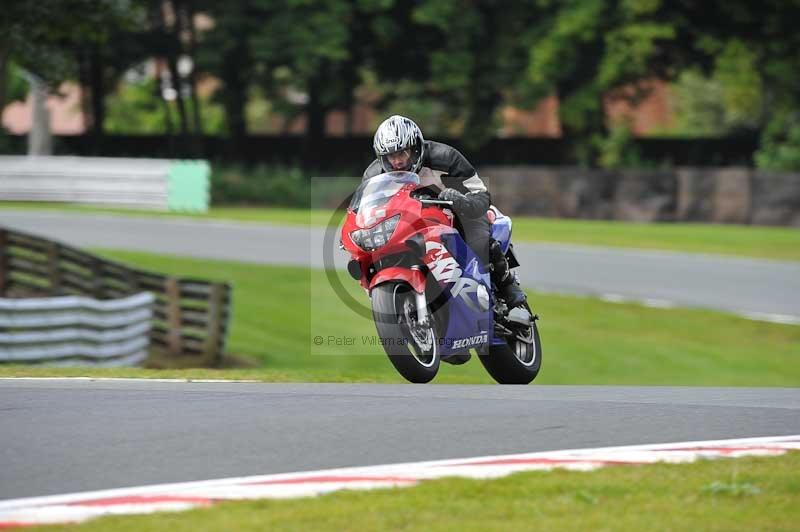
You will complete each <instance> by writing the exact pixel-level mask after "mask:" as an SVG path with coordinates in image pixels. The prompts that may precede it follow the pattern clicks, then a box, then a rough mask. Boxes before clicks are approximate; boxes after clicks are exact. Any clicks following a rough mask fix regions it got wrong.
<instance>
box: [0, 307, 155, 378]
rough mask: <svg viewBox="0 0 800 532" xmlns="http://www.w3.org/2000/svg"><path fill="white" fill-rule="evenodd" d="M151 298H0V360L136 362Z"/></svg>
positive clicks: (143, 353)
mask: <svg viewBox="0 0 800 532" xmlns="http://www.w3.org/2000/svg"><path fill="white" fill-rule="evenodd" d="M154 299H155V298H154V296H153V294H151V293H150V292H141V293H139V294H135V295H132V296H128V297H124V298H120V299H112V300H108V301H98V300H97V299H93V298H89V297H83V296H61V297H47V298H31V299H0V362H10V363H32V362H35V363H39V362H46V363H47V364H48V365H51V366H52V365H76V364H80V365H95V366H135V365H138V364H140V363H142V362H143V361H144V360H145V359H146V358H147V355H148V348H149V346H150V329H151V323H152V319H153V309H152V306H153V301H154Z"/></svg>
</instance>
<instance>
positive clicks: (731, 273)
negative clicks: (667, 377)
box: [0, 210, 800, 324]
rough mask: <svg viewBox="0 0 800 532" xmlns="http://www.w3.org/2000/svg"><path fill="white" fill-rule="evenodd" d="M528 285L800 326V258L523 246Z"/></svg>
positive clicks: (249, 237) (232, 240) (134, 246)
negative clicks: (774, 258) (732, 313)
mask: <svg viewBox="0 0 800 532" xmlns="http://www.w3.org/2000/svg"><path fill="white" fill-rule="evenodd" d="M0 225H4V226H8V227H12V228H16V229H19V230H23V231H28V232H32V233H35V234H40V235H43V236H47V237H49V238H55V239H59V240H62V241H64V242H66V243H68V244H71V245H74V246H78V247H100V248H109V249H128V250H139V251H149V252H154V253H169V254H174V255H182V256H190V257H201V258H211V259H223V260H224V259H227V260H235V261H242V262H252V263H259V264H285V265H287V264H288V265H300V266H306V267H311V268H322V267H323V266H324V264H326V261H325V260H324V256H323V255H324V252H323V250H327V255H328V256H329V258H330V260H329V261H327V263H328V264H333V265H335V266H336V267H338V268H344V265H345V264H346V260H347V256H346V254H345V253H344V252H342V251H339V250H338V249H336V245H335V244H336V243H338V235H335V236H332V237H331V238H330V239H329V242H328V246H327V247H326V246H325V245H324V244H325V240H324V231H323V230H322V229H319V228H309V227H300V226H293V227H282V226H277V225H267V224H255V223H236V222H220V221H205V220H191V219H170V218H136V217H130V216H128V217H125V216H116V215H115V216H106V215H88V214H72V213H70V214H66V213H41V212H39V213H34V212H30V211H14V210H0ZM515 249H516V250H517V253H518V255H519V257H520V262H521V263H522V266H521V267H520V275H521V278H522V283H523V285H525V286H527V287H529V288H533V289H536V290H540V291H544V292H557V293H564V294H576V295H593V296H599V297H603V298H606V299H609V300H613V301H618V300H635V301H641V302H644V303H645V304H648V305H653V306H693V307H705V308H711V309H717V310H724V311H727V312H734V313H737V314H740V315H745V316H748V317H755V318H757V319H766V320H769V321H778V322H785V323H796V324H800V264H798V263H794V262H781V261H771V260H755V259H739V258H735V259H734V258H725V257H719V256H712V255H698V254H686V253H672V252H655V251H631V250H621V249H611V248H599V247H588V246H566V245H533V244H516V247H515Z"/></svg>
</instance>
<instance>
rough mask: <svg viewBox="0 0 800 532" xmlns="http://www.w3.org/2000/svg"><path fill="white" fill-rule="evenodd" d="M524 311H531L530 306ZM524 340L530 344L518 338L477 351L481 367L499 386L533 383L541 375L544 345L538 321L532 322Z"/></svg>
mask: <svg viewBox="0 0 800 532" xmlns="http://www.w3.org/2000/svg"><path fill="white" fill-rule="evenodd" d="M525 308H526V310H527V311H528V312H530V308H528V306H527V304H526V305H525ZM531 315H533V313H531ZM525 340H530V341H529V342H526V341H524V340H521V339H519V338H517V337H515V338H512V339H507V341H506V343H505V344H503V345H492V346H489V347H488V348H483V349H482V350H480V351H479V352H478V358H479V359H480V361H481V364H483V367H484V368H486V371H487V372H488V373H489V375H491V376H492V378H494V380H496V381H497V382H498V383H500V384H530V383H531V382H532V381H533V379H535V378H536V376H537V375H538V374H539V370H540V369H541V367H542V343H541V340H540V339H539V329H538V328H537V327H536V321H535V320H533V321H531V327H530V330H529V332H528V334H527V335H525ZM487 351H488V352H487Z"/></svg>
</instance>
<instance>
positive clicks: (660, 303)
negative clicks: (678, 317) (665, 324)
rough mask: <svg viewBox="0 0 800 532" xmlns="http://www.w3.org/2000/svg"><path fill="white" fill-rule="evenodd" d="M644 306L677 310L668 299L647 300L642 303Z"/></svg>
mask: <svg viewBox="0 0 800 532" xmlns="http://www.w3.org/2000/svg"><path fill="white" fill-rule="evenodd" d="M642 303H643V304H644V306H646V307H653V308H675V307H676V306H677V305H675V303H673V302H672V301H667V300H666V299H656V298H646V299H644V300H643V301H642Z"/></svg>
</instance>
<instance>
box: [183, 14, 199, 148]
mask: <svg viewBox="0 0 800 532" xmlns="http://www.w3.org/2000/svg"><path fill="white" fill-rule="evenodd" d="M181 13H182V15H183V18H184V20H183V26H184V29H185V30H186V31H187V32H188V34H189V49H188V54H189V57H190V58H191V60H192V70H191V72H190V73H189V90H190V91H191V97H192V122H193V126H194V128H193V131H194V134H195V135H202V134H203V121H202V113H201V112H200V99H199V98H198V96H197V57H196V51H197V31H196V28H195V26H194V6H193V4H192V2H188V3H187V4H186V5H184V9H182V10H181Z"/></svg>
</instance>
